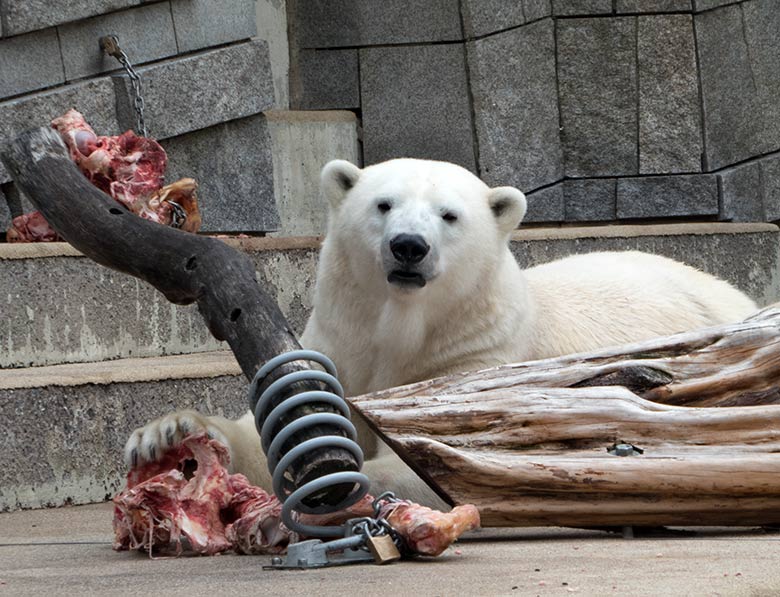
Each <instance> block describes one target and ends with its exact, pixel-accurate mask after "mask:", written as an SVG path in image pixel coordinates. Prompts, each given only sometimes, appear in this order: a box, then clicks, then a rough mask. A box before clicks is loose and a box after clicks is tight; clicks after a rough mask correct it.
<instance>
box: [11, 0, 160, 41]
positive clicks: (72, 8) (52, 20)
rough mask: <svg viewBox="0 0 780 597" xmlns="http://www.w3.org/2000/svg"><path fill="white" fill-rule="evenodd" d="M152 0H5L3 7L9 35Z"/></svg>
mask: <svg viewBox="0 0 780 597" xmlns="http://www.w3.org/2000/svg"><path fill="white" fill-rule="evenodd" d="M148 1H149V0H67V1H66V2H57V9H56V10H53V9H52V3H51V0H3V2H2V7H0V10H2V11H3V12H2V14H3V17H4V19H5V22H4V23H3V27H4V31H5V35H17V34H19V33H24V32H26V31H34V30H36V29H43V28H45V27H50V26H52V25H59V24H61V23H67V22H69V21H77V20H79V19H85V18H87V17H93V16H95V15H100V14H104V13H107V12H111V11H114V10H120V9H122V8H127V7H129V6H137V5H139V4H143V3H144V2H148Z"/></svg>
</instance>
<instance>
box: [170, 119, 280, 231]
mask: <svg viewBox="0 0 780 597" xmlns="http://www.w3.org/2000/svg"><path fill="white" fill-rule="evenodd" d="M162 145H163V147H164V148H165V151H166V152H168V158H169V159H168V169H167V170H166V173H165V179H166V181H168V182H172V181H174V180H178V179H179V178H183V177H191V178H194V179H195V180H197V181H198V205H199V207H200V212H201V216H202V218H203V225H202V227H201V230H202V231H203V232H265V231H270V230H277V229H278V228H279V214H278V213H277V212H276V204H275V203H274V184H273V175H274V173H273V164H272V162H271V142H270V138H269V136H268V127H267V125H266V122H265V117H264V116H263V115H262V114H258V115H256V116H250V117H249V118H244V119H241V120H234V121H232V122H228V123H225V124H219V125H216V126H213V127H210V128H207V129H202V130H199V131H195V132H192V133H188V134H186V135H182V136H180V137H174V138H172V139H167V140H165V141H163V142H162Z"/></svg>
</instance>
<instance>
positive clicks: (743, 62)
mask: <svg viewBox="0 0 780 597" xmlns="http://www.w3.org/2000/svg"><path fill="white" fill-rule="evenodd" d="M695 18H696V35H697V41H698V51H699V63H700V69H701V89H702V98H703V104H704V132H705V139H706V142H705V147H706V150H707V160H708V162H707V166H708V169H709V170H717V169H720V168H723V167H725V166H728V165H730V164H734V163H736V162H740V161H743V160H745V159H748V158H751V157H754V156H757V155H761V154H764V153H768V152H770V151H774V150H776V149H777V148H778V146H780V102H778V101H777V90H778V88H780V87H779V86H780V66H779V65H780V62H778V60H777V56H778V55H780V37H778V36H777V31H778V30H780V11H778V10H777V5H776V3H775V2H772V1H771V0H769V1H765V0H755V1H753V2H746V3H743V4H740V5H734V6H727V7H724V8H721V9H718V10H713V11H708V12H704V13H702V14H698V15H696V17H695ZM724 48H727V49H728V51H724Z"/></svg>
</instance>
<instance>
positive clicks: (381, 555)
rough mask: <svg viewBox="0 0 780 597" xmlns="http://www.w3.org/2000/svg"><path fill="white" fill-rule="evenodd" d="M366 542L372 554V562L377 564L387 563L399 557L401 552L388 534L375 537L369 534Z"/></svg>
mask: <svg viewBox="0 0 780 597" xmlns="http://www.w3.org/2000/svg"><path fill="white" fill-rule="evenodd" d="M366 543H367V545H368V550H369V551H370V552H371V555H372V556H374V562H376V563H377V564H389V563H390V562H395V561H396V560H400V559H401V552H400V551H398V548H397V547H396V546H395V543H393V538H392V537H391V536H390V535H377V536H376V537H372V536H371V535H369V536H368V540H367V541H366Z"/></svg>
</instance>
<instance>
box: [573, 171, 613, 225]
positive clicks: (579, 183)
mask: <svg viewBox="0 0 780 597" xmlns="http://www.w3.org/2000/svg"><path fill="white" fill-rule="evenodd" d="M562 185H563V197H564V203H565V209H566V212H565V214H566V217H565V220H566V221H567V222H598V221H604V220H614V219H615V216H616V214H615V201H616V182H615V179H614V178H594V179H569V180H565V181H563V183H562Z"/></svg>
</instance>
